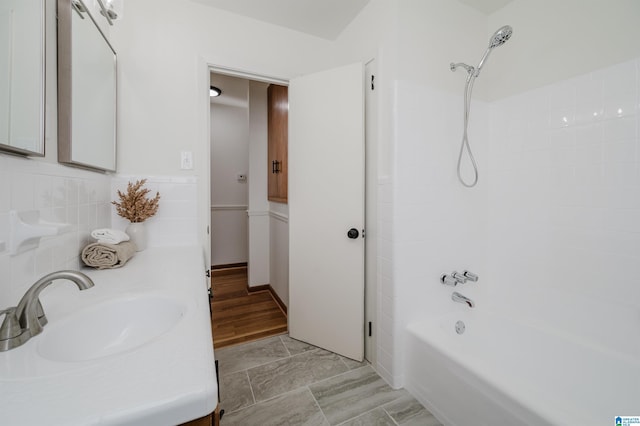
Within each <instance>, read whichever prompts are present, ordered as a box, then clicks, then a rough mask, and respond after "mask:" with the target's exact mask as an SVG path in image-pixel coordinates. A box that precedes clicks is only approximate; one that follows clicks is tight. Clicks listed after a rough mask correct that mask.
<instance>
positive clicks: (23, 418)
mask: <svg viewBox="0 0 640 426" xmlns="http://www.w3.org/2000/svg"><path fill="white" fill-rule="evenodd" d="M204 271H205V267H204V261H203V254H202V249H201V248H200V247H195V246H194V247H168V248H149V249H147V250H146V251H143V252H139V253H137V254H136V255H135V256H134V257H133V258H132V259H131V260H130V261H129V262H128V263H127V264H126V265H125V266H124V267H123V268H120V269H110V270H93V269H88V268H84V269H82V272H84V273H86V274H87V275H88V276H89V277H90V278H92V279H93V281H94V283H95V286H94V287H93V288H91V289H88V290H86V291H78V289H77V287H76V286H75V285H74V284H73V283H71V282H64V281H59V282H54V283H53V284H52V285H51V286H49V287H48V288H46V289H44V291H43V292H42V294H41V297H40V299H41V301H42V305H43V307H44V311H45V313H46V315H47V318H48V320H49V324H48V325H47V326H46V327H44V330H43V332H42V334H40V335H38V336H36V337H34V338H32V339H31V340H29V341H28V342H26V343H25V344H24V345H22V346H21V347H18V348H16V349H13V350H10V351H7V352H0V413H2V414H0V422H1V423H2V424H7V425H31V424H33V425H35V424H46V425H49V426H52V425H64V426H70V425H141V424H149V425H176V424H180V423H183V422H187V421H189V420H193V419H196V418H199V417H203V416H206V415H208V414H210V413H211V412H212V411H214V409H215V407H216V404H217V392H218V389H217V383H216V373H215V366H214V354H213V343H212V337H211V323H210V317H209V304H208V300H209V298H208V296H207V289H206V281H205V278H204ZM140 297H155V298H163V299H164V300H171V301H172V302H176V303H178V304H179V305H180V306H181V309H182V311H181V312H182V313H181V318H180V319H179V320H178V321H177V322H176V323H175V324H173V325H172V326H171V328H169V329H168V330H167V331H165V332H164V333H162V334H160V335H158V336H156V337H154V338H153V339H151V340H149V341H147V342H146V343H144V344H142V345H140V346H138V347H133V348H131V349H129V350H127V351H124V352H120V353H116V354H113V355H108V356H104V357H101V358H97V359H90V360H80V361H71V362H67V361H55V360H52V359H47V358H45V357H43V356H42V355H41V352H42V342H43V341H44V340H43V336H45V335H46V334H47V331H48V329H53V328H54V327H55V326H56V325H59V324H63V323H64V321H65V319H66V318H72V316H73V315H75V314H77V313H79V312H82V310H85V309H90V308H91V306H96V305H98V304H101V303H110V302H111V301H113V300H123V299H124V300H127V299H129V300H134V299H136V298H140ZM16 302H17V301H16Z"/></svg>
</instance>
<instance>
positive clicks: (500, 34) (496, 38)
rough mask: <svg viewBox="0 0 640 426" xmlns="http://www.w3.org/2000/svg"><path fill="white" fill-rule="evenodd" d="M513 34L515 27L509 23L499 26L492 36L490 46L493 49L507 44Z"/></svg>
mask: <svg viewBox="0 0 640 426" xmlns="http://www.w3.org/2000/svg"><path fill="white" fill-rule="evenodd" d="M511 34H513V28H511V27H510V26H509V25H505V26H504V27H502V28H499V29H498V31H496V32H495V33H493V35H492V36H491V40H489V48H490V49H493V48H494V47H498V46H501V45H503V44H505V43H506V41H507V40H509V38H510V37H511Z"/></svg>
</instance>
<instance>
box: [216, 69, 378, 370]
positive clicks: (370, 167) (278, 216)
mask: <svg viewBox="0 0 640 426" xmlns="http://www.w3.org/2000/svg"><path fill="white" fill-rule="evenodd" d="M370 68H371V67H370V64H367V67H366V70H367V72H369V70H370ZM212 71H213V72H219V73H222V74H225V75H233V76H235V77H238V76H239V77H244V78H249V79H251V78H252V77H255V76H254V75H252V74H246V73H238V72H236V71H229V70H226V69H220V68H213V69H212ZM252 81H257V82H262V83H264V82H265V81H266V82H269V81H270V79H264V78H258V79H256V80H252ZM283 83H285V84H286V82H283ZM364 93H365V94H364V95H363V97H365V96H366V98H367V108H366V110H367V114H369V113H370V111H371V108H370V105H369V98H370V97H373V94H372V93H370V92H369V91H366V92H364ZM373 98H375V97H373ZM367 125H368V124H367ZM373 129H374V133H375V132H376V128H375V125H374V127H373ZM368 131H369V130H368ZM264 146H265V148H266V143H265V144H264ZM370 148H371V147H370V146H369V141H368V140H367V157H366V163H367V178H366V183H367V188H368V189H367V197H369V195H368V194H370V193H371V191H373V193H374V194H375V192H376V191H377V175H376V171H377V160H376V157H375V156H370V154H371V153H372V152H375V151H376V150H377V149H376V147H375V146H373V147H372V148H373V151H371V150H370ZM266 165H267V164H266V161H265V162H263V166H264V170H262V171H257V173H258V175H257V176H260V173H263V176H266V174H267V170H266ZM255 176H256V171H253V170H250V171H249V172H248V176H247V178H248V181H249V182H251V179H252V178H254V177H255ZM213 185H215V181H213V182H212V186H213ZM363 197H364V193H363ZM249 204H251V203H249ZM376 208H377V207H376V204H375V199H374V198H371V202H370V201H369V200H367V205H366V210H367V214H368V215H371V216H370V218H367V226H368V227H369V226H371V230H369V229H367V234H368V236H370V237H371V239H372V241H373V243H374V244H369V241H367V270H368V271H371V270H373V271H374V273H373V274H372V273H370V272H367V274H366V275H367V291H366V300H367V309H366V317H365V318H363V324H364V327H362V328H364V329H362V330H361V332H360V335H361V336H362V339H366V340H367V344H366V345H365V348H366V354H365V357H366V359H368V360H369V361H371V362H375V344H370V343H369V342H373V339H374V338H375V322H374V321H373V318H374V317H375V314H376V308H375V307H376V302H375V296H376V293H377V276H376V275H377V274H376V273H375V259H376V257H377V255H376V252H375V238H376V233H375V226H374V225H375V210H376ZM371 209H373V211H370V210H371ZM248 213H249V214H248V217H249V221H251V219H252V218H258V217H266V218H267V219H268V220H269V227H268V228H269V231H271V232H273V230H274V222H275V223H276V224H279V225H280V227H282V225H285V226H284V227H285V228H286V229H287V231H288V220H289V218H288V213H289V211H288V206H287V205H286V204H284V205H281V204H277V203H271V205H269V203H268V206H267V207H266V209H264V210H260V209H255V210H254V209H253V208H252V206H251V205H249V209H248ZM372 221H373V222H372ZM370 224H372V225H370ZM362 226H364V223H363V224H362ZM213 232H214V233H215V230H214V231H213ZM253 234H254V233H253V232H252V229H251V226H249V232H248V239H249V240H251V238H252V236H253ZM268 240H269V244H270V248H273V241H274V238H273V234H271V235H270V236H269V239H268ZM284 240H285V241H286V242H288V240H289V238H288V235H287V236H286V238H285V239H284ZM251 245H252V244H251V243H249V246H250V247H251ZM371 247H373V248H371ZM287 250H288V244H287ZM249 251H251V248H249ZM212 257H213V254H212ZM274 257H277V256H273V254H271V255H270V264H269V270H270V276H269V281H271V280H272V278H273V274H274V269H278V268H280V275H281V276H282V277H283V278H285V279H284V281H285V282H286V284H287V287H288V278H289V277H288V272H289V267H288V260H289V253H288V252H287V253H286V254H285V255H284V256H282V255H281V257H280V258H279V259H278V261H277V262H275V263H274V262H273V259H274ZM369 259H372V260H373V262H370V261H369ZM283 265H286V268H282V266H283ZM248 266H249V272H248V276H249V286H251V277H252V275H254V274H253V273H252V271H253V270H254V269H255V264H254V262H253V261H252V260H249V261H248ZM363 269H364V266H363ZM254 276H255V275H254ZM270 284H272V283H270ZM287 290H288V288H287ZM281 294H282V298H283V299H285V300H284V304H285V305H288V303H289V300H288V297H289V292H288V291H286V292H284V291H283V292H282V293H281ZM361 297H362V299H361V300H362V303H364V300H363V299H365V294H362V296H361ZM364 315H365V314H363V316H364ZM370 323H371V326H369V324H370ZM369 330H371V331H372V333H371V334H369Z"/></svg>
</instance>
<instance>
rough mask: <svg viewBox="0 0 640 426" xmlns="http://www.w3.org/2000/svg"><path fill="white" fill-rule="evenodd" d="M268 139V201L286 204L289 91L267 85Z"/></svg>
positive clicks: (284, 87)
mask: <svg viewBox="0 0 640 426" xmlns="http://www.w3.org/2000/svg"><path fill="white" fill-rule="evenodd" d="M267 102H268V108H267V111H268V128H269V130H268V135H269V136H268V139H269V150H268V160H269V165H268V166H269V170H268V175H269V178H268V188H269V189H268V197H267V198H268V199H269V201H275V202H278V203H286V202H287V179H288V177H287V175H288V166H287V150H288V143H289V142H288V140H289V90H288V88H287V87H286V86H279V85H277V84H271V85H269V88H268V89H267Z"/></svg>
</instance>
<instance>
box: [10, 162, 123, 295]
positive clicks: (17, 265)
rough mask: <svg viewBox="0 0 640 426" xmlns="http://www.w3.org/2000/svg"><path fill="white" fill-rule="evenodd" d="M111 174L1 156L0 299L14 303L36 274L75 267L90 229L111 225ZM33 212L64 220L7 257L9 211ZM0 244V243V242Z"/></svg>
mask: <svg viewBox="0 0 640 426" xmlns="http://www.w3.org/2000/svg"><path fill="white" fill-rule="evenodd" d="M109 180H110V176H109V175H105V174H101V173H94V172H88V171H84V170H80V169H74V168H70V167H64V166H60V165H57V164H53V163H48V162H44V161H40V160H32V159H26V158H21V157H14V156H8V155H5V154H0V242H5V243H6V244H5V248H4V250H2V251H0V271H1V272H2V273H0V300H2V301H6V304H9V303H12V302H17V301H18V300H19V299H20V297H22V295H23V294H24V292H25V291H26V290H27V289H28V288H29V286H31V284H33V283H34V282H35V281H36V280H37V279H38V278H40V277H41V276H43V275H45V274H47V273H50V272H53V271H56V270H60V269H77V268H78V266H79V261H80V256H79V254H80V250H81V249H82V247H84V246H85V245H87V244H89V243H90V242H93V239H92V238H91V236H90V232H91V230H93V229H95V228H102V227H107V226H109V225H110V220H111V219H110V205H109V198H110V194H109V193H110V186H109ZM11 210H15V211H17V212H18V213H23V212H29V211H37V212H38V214H39V216H40V220H42V221H46V222H53V223H64V224H68V225H69V227H68V229H65V232H63V233H61V234H59V235H56V236H49V237H44V238H42V239H40V243H39V246H38V247H37V248H35V249H30V250H27V251H25V252H23V253H19V254H17V255H15V256H10V255H9V223H10V220H9V212H10V211H11ZM0 246H2V244H0Z"/></svg>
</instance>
